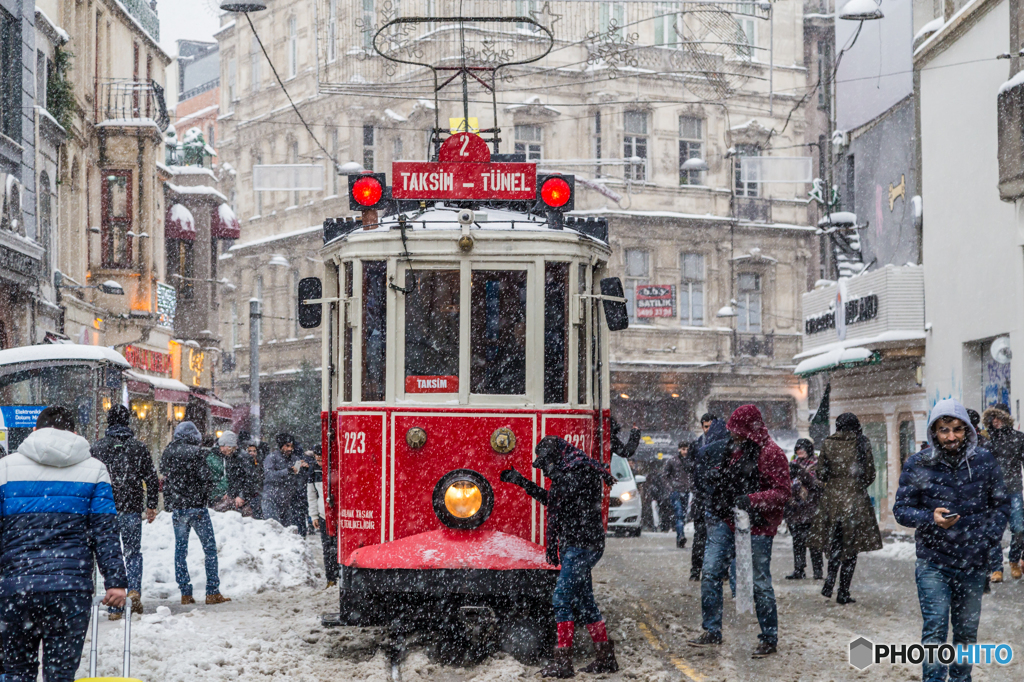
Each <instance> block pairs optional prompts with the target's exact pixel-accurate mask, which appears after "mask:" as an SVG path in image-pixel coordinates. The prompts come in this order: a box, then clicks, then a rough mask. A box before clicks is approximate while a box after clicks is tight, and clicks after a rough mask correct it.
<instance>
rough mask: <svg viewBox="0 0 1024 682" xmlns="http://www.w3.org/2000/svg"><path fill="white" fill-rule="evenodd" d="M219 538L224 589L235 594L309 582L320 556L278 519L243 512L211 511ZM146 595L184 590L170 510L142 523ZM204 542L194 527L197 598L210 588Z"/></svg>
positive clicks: (192, 568) (192, 566)
mask: <svg viewBox="0 0 1024 682" xmlns="http://www.w3.org/2000/svg"><path fill="white" fill-rule="evenodd" d="M210 518H211V519H212V521H213V533H214V536H215V537H216V538H217V559H218V563H219V575H220V590H221V592H222V593H223V594H225V595H227V596H229V597H234V596H236V595H243V594H258V593H261V592H264V591H266V590H281V589H286V588H289V587H296V586H298V585H305V584H309V583H310V582H311V581H312V579H313V577H314V576H315V574H316V570H317V568H316V560H315V557H314V556H313V555H312V553H311V552H310V551H309V549H308V548H307V545H306V542H305V541H304V540H303V538H302V537H300V536H299V535H297V534H296V533H295V532H294V531H293V530H289V529H287V528H284V527H282V526H281V524H279V523H278V522H276V521H259V520H256V519H252V518H245V517H243V516H242V515H241V514H239V513H238V512H233V511H229V512H214V511H211V512H210ZM142 557H143V562H144V564H143V571H142V596H143V598H156V599H169V598H175V597H177V596H178V595H179V592H178V584H177V583H176V582H175V580H174V528H173V527H172V525H171V515H170V514H169V513H167V512H161V513H160V514H158V515H157V517H156V520H155V521H154V522H153V523H151V524H147V523H143V524H142ZM203 560H204V557H203V548H202V545H201V544H200V542H199V538H198V537H196V534H195V532H191V531H190V533H189V542H188V570H189V575H190V576H191V579H192V587H193V592H194V594H195V595H196V598H197V599H200V600H201V599H202V598H203V595H205V594H206V571H205V569H204V567H203V566H204V564H203Z"/></svg>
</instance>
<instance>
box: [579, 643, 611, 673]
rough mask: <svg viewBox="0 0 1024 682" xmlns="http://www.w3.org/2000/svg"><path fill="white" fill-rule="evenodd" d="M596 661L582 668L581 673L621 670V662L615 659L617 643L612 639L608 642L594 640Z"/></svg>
mask: <svg viewBox="0 0 1024 682" xmlns="http://www.w3.org/2000/svg"><path fill="white" fill-rule="evenodd" d="M594 654H595V655H596V658H594V662H593V663H591V664H590V665H588V666H587V667H586V668H580V672H581V673H593V674H597V673H614V672H618V670H619V662H618V661H616V660H615V645H614V644H612V640H610V639H609V640H608V641H607V642H594Z"/></svg>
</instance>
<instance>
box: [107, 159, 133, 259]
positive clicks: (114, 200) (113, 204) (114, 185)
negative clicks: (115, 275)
mask: <svg viewBox="0 0 1024 682" xmlns="http://www.w3.org/2000/svg"><path fill="white" fill-rule="evenodd" d="M102 191H103V194H102V215H103V225H102V230H101V243H102V249H103V251H102V252H103V266H104V267H107V268H128V267H131V264H132V238H131V235H129V234H128V233H129V232H130V231H131V229H132V173H131V171H124V170H111V171H104V175H103V189H102Z"/></svg>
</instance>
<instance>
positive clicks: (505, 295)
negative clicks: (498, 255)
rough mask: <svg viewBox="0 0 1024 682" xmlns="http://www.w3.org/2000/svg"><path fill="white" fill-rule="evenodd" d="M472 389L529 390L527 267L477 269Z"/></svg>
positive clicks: (508, 392)
mask: <svg viewBox="0 0 1024 682" xmlns="http://www.w3.org/2000/svg"><path fill="white" fill-rule="evenodd" d="M471 301H472V306H471V310H470V313H471V320H472V329H471V331H472V337H473V340H472V347H471V355H472V359H471V374H470V387H471V388H470V390H471V391H472V392H473V393H477V394H485V395H524V394H525V393H526V270H475V271H474V272H473V289H472V297H471Z"/></svg>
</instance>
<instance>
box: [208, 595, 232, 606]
mask: <svg viewBox="0 0 1024 682" xmlns="http://www.w3.org/2000/svg"><path fill="white" fill-rule="evenodd" d="M226 601H231V597H225V596H224V595H223V594H221V593H220V592H218V593H217V594H208V595H206V603H207V604H223V603H224V602H226Z"/></svg>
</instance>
